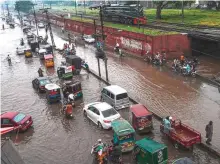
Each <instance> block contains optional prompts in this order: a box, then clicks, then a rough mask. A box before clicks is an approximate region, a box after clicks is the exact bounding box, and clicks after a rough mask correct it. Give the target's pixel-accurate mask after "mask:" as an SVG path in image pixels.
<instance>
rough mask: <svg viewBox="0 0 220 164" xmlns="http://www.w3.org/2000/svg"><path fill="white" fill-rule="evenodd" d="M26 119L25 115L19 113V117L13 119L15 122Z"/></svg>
mask: <svg viewBox="0 0 220 164" xmlns="http://www.w3.org/2000/svg"><path fill="white" fill-rule="evenodd" d="M24 118H25V115H24V114H22V113H19V114H18V115H16V116H15V117H14V118H13V120H14V122H17V123H18V122H20V121H21V120H23V119H24Z"/></svg>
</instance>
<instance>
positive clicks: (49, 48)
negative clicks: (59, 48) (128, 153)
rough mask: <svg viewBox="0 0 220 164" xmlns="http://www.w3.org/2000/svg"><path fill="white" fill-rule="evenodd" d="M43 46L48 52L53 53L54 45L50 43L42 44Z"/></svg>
mask: <svg viewBox="0 0 220 164" xmlns="http://www.w3.org/2000/svg"><path fill="white" fill-rule="evenodd" d="M41 48H43V49H45V50H46V51H47V54H52V53H53V47H52V46H51V45H49V44H46V45H42V46H41Z"/></svg>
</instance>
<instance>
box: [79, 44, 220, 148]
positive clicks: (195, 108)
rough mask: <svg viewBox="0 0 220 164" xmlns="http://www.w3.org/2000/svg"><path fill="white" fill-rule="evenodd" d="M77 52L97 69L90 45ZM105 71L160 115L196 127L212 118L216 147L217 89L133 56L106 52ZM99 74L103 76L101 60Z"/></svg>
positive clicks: (201, 128) (218, 142)
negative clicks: (125, 56) (106, 65)
mask: <svg viewBox="0 0 220 164" xmlns="http://www.w3.org/2000/svg"><path fill="white" fill-rule="evenodd" d="M77 54H78V55H80V56H81V57H82V58H84V59H85V60H86V61H87V62H88V63H89V66H90V67H91V68H92V69H94V70H95V71H96V72H98V64H97V59H96V58H95V55H94V48H93V47H92V46H87V48H81V47H79V48H78V49H77ZM108 57H109V59H108V72H109V79H110V81H111V82H112V83H115V84H118V85H120V86H122V87H124V88H125V89H127V90H128V91H129V95H130V96H131V97H133V98H135V99H136V100H137V101H139V102H141V103H143V104H145V105H147V106H148V107H149V108H150V109H151V110H152V111H154V112H155V113H158V114H160V115H162V116H166V115H172V116H174V117H176V118H179V119H181V120H183V121H184V122H185V123H187V124H189V125H190V126H192V127H194V128H195V129H197V130H199V131H200V132H201V133H202V134H203V135H204V133H205V131H204V127H205V125H206V124H207V122H209V121H210V120H213V121H214V135H213V143H214V145H215V146H218V147H219V148H220V131H219V130H218V124H220V94H219V92H218V89H217V88H215V87H213V86H211V85H209V84H207V83H204V82H202V81H201V80H200V79H192V78H189V77H188V78H187V77H182V76H180V75H176V74H175V73H172V72H170V71H168V70H166V69H163V68H158V67H154V66H152V65H148V64H147V63H144V62H142V61H139V60H136V59H133V58H123V59H119V58H118V57H117V56H116V55H114V54H109V56H108ZM101 73H102V76H103V77H105V67H104V62H102V61H101Z"/></svg>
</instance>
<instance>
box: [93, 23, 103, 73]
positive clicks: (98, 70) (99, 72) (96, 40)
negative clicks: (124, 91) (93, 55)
mask: <svg viewBox="0 0 220 164" xmlns="http://www.w3.org/2000/svg"><path fill="white" fill-rule="evenodd" d="M93 24H94V34H95V45H96V46H97V34H96V22H95V19H94V20H93ZM97 62H98V71H99V77H101V71H100V61H99V58H98V57H97Z"/></svg>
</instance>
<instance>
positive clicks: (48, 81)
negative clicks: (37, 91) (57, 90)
mask: <svg viewBox="0 0 220 164" xmlns="http://www.w3.org/2000/svg"><path fill="white" fill-rule="evenodd" d="M49 83H50V80H48V79H45V80H41V81H40V85H46V84H49Z"/></svg>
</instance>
